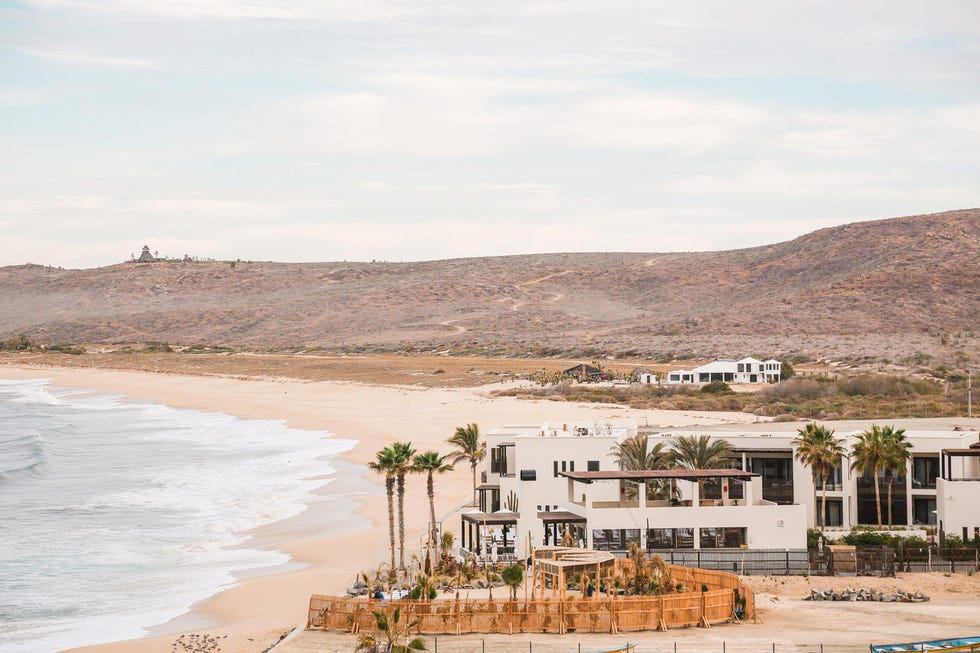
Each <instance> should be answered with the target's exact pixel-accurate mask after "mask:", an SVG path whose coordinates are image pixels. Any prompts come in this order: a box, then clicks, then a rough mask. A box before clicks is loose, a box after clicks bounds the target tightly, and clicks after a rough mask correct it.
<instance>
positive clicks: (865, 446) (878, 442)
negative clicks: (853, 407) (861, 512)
mask: <svg viewBox="0 0 980 653" xmlns="http://www.w3.org/2000/svg"><path fill="white" fill-rule="evenodd" d="M883 435H884V434H883V432H882V429H881V427H880V426H878V425H877V424H872V425H871V429H870V430H868V431H863V432H861V433H858V434H857V440H858V441H857V442H855V443H854V445H853V446H852V447H851V451H852V460H851V469H859V470H861V471H862V472H863V473H865V474H867V473H870V474H871V477H872V478H873V479H874V483H875V508H877V510H878V528H881V489H880V487H879V485H878V471H879V470H881V469H884V467H885V463H886V460H887V458H888V444H887V442H886V441H885V438H884V437H883Z"/></svg>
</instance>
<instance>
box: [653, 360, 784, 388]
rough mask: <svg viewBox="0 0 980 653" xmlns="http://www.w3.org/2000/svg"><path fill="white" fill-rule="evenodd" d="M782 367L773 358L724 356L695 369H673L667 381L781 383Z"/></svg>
mask: <svg viewBox="0 0 980 653" xmlns="http://www.w3.org/2000/svg"><path fill="white" fill-rule="evenodd" d="M782 367H783V365H782V363H780V362H779V361H777V360H775V359H773V358H770V359H769V360H767V361H760V360H758V359H756V358H752V357H751V356H748V357H746V358H742V359H740V360H734V359H731V358H722V359H719V360H716V361H714V362H711V363H707V364H706V365H701V366H700V367H695V368H694V369H693V370H672V371H670V372H668V373H667V383H711V382H712V381H724V382H725V383H779V381H780V380H781V378H782Z"/></svg>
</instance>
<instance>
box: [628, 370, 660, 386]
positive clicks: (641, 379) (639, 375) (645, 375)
mask: <svg viewBox="0 0 980 653" xmlns="http://www.w3.org/2000/svg"><path fill="white" fill-rule="evenodd" d="M633 378H635V379H636V382H637V383H647V384H653V383H657V381H658V379H657V375H656V374H654V373H653V372H651V371H650V370H648V369H647V368H645V367H638V368H636V369H635V370H633Z"/></svg>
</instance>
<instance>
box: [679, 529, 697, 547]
mask: <svg viewBox="0 0 980 653" xmlns="http://www.w3.org/2000/svg"><path fill="white" fill-rule="evenodd" d="M674 543H675V544H676V547H675V548H678V549H693V548H694V529H693V528H675V529H674Z"/></svg>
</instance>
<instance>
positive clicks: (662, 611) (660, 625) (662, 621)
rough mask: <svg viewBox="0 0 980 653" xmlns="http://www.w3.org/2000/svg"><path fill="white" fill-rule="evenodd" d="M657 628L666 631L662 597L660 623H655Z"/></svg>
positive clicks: (662, 598) (661, 598)
mask: <svg viewBox="0 0 980 653" xmlns="http://www.w3.org/2000/svg"><path fill="white" fill-rule="evenodd" d="M657 629H658V630H659V631H660V632H662V633H665V632H667V622H666V621H665V620H664V597H663V596H661V597H660V623H659V624H657Z"/></svg>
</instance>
